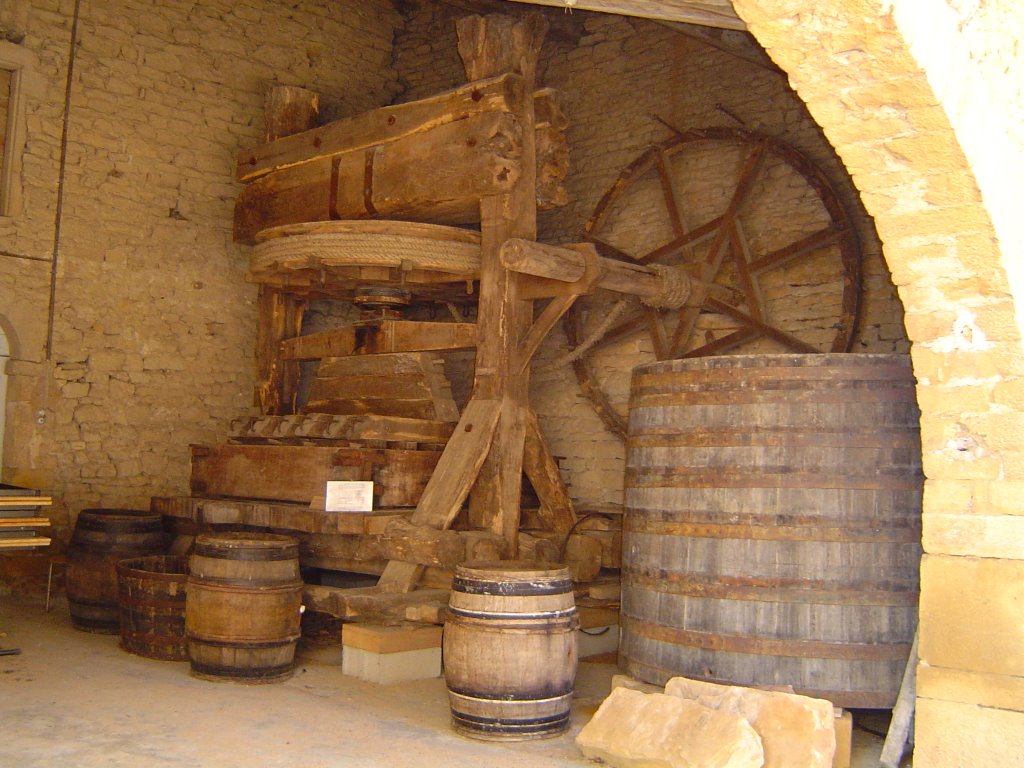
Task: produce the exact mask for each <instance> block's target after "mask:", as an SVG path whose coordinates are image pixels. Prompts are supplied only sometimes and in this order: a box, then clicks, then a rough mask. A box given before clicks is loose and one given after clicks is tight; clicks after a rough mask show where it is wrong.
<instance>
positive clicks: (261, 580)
mask: <svg viewBox="0 0 1024 768" xmlns="http://www.w3.org/2000/svg"><path fill="white" fill-rule="evenodd" d="M301 609H302V579H301V578H300V576H299V543H298V541H296V540H295V539H294V538H292V537H290V536H280V535H276V534H261V533H212V534H200V535H199V536H197V537H196V544H195V549H194V550H193V553H192V557H191V559H190V561H189V575H188V584H187V595H186V599H185V633H186V635H187V637H188V653H189V660H190V661H191V666H192V674H194V675H196V676H197V677H205V678H209V679H215V680H235V681H238V682H246V683H272V682H278V681H281V680H286V679H287V678H289V677H291V675H292V667H293V664H294V661H295V644H296V642H297V641H298V639H299V636H300V634H301V632H300V629H299V627H300V619H301V615H300V612H301Z"/></svg>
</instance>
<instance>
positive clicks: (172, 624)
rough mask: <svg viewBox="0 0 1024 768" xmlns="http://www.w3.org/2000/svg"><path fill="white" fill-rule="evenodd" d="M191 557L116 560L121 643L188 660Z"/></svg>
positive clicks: (136, 650)
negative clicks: (187, 584) (187, 598)
mask: <svg viewBox="0 0 1024 768" xmlns="http://www.w3.org/2000/svg"><path fill="white" fill-rule="evenodd" d="M187 573H188V558H187V557H183V556H178V555H151V556H149V557H135V558H132V559H130V560H122V561H121V562H119V563H118V564H117V591H118V595H117V601H118V607H119V609H120V619H121V647H122V648H124V649H125V650H126V651H128V652H129V653H134V654H137V655H138V656H145V657H146V658H149V659H163V660H165V661H186V660H187V659H188V647H187V645H186V643H185V580H186V574H187Z"/></svg>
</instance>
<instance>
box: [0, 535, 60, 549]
mask: <svg viewBox="0 0 1024 768" xmlns="http://www.w3.org/2000/svg"><path fill="white" fill-rule="evenodd" d="M48 546H50V539H48V538H46V537H44V536H26V537H25V538H24V539H0V549H20V548H21V547H48Z"/></svg>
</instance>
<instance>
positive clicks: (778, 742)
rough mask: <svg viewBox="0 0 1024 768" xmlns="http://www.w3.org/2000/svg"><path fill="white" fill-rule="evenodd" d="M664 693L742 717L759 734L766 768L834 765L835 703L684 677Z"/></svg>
mask: <svg viewBox="0 0 1024 768" xmlns="http://www.w3.org/2000/svg"><path fill="white" fill-rule="evenodd" d="M665 693H666V694H667V695H669V696H678V697H679V698H682V699H686V700H690V701H696V702H697V703H699V704H701V705H703V706H705V707H711V708H712V709H715V710H717V711H719V712H728V713H730V714H733V715H739V716H740V717H742V718H744V719H745V720H746V721H747V722H748V723H750V725H752V726H753V727H754V730H755V731H757V733H758V735H759V736H760V737H761V743H762V744H763V745H764V760H765V762H764V765H765V768H831V766H832V758H833V756H834V755H835V751H836V734H835V722H834V720H835V714H834V712H833V708H832V704H831V702H828V701H825V700H824V699H813V698H811V697H809V696H800V695H797V694H792V693H782V692H780V691H765V690H760V689H757V688H744V687H742V686H737V685H717V684H715V683H705V682H701V681H699V680H690V679H688V678H685V677H674V678H672V679H671V680H669V681H668V683H666V685H665Z"/></svg>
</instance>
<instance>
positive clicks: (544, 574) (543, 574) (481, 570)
mask: <svg viewBox="0 0 1024 768" xmlns="http://www.w3.org/2000/svg"><path fill="white" fill-rule="evenodd" d="M455 573H456V575H459V574H463V575H466V576H470V577H472V578H480V577H482V576H490V575H494V576H498V577H501V576H508V577H510V578H515V579H520V578H524V577H528V578H566V577H567V576H568V575H569V569H568V568H567V567H566V566H564V565H562V564H561V563H549V562H542V561H535V560H533V561H531V560H477V561H473V562H468V563H462V564H461V565H457V566H455Z"/></svg>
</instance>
